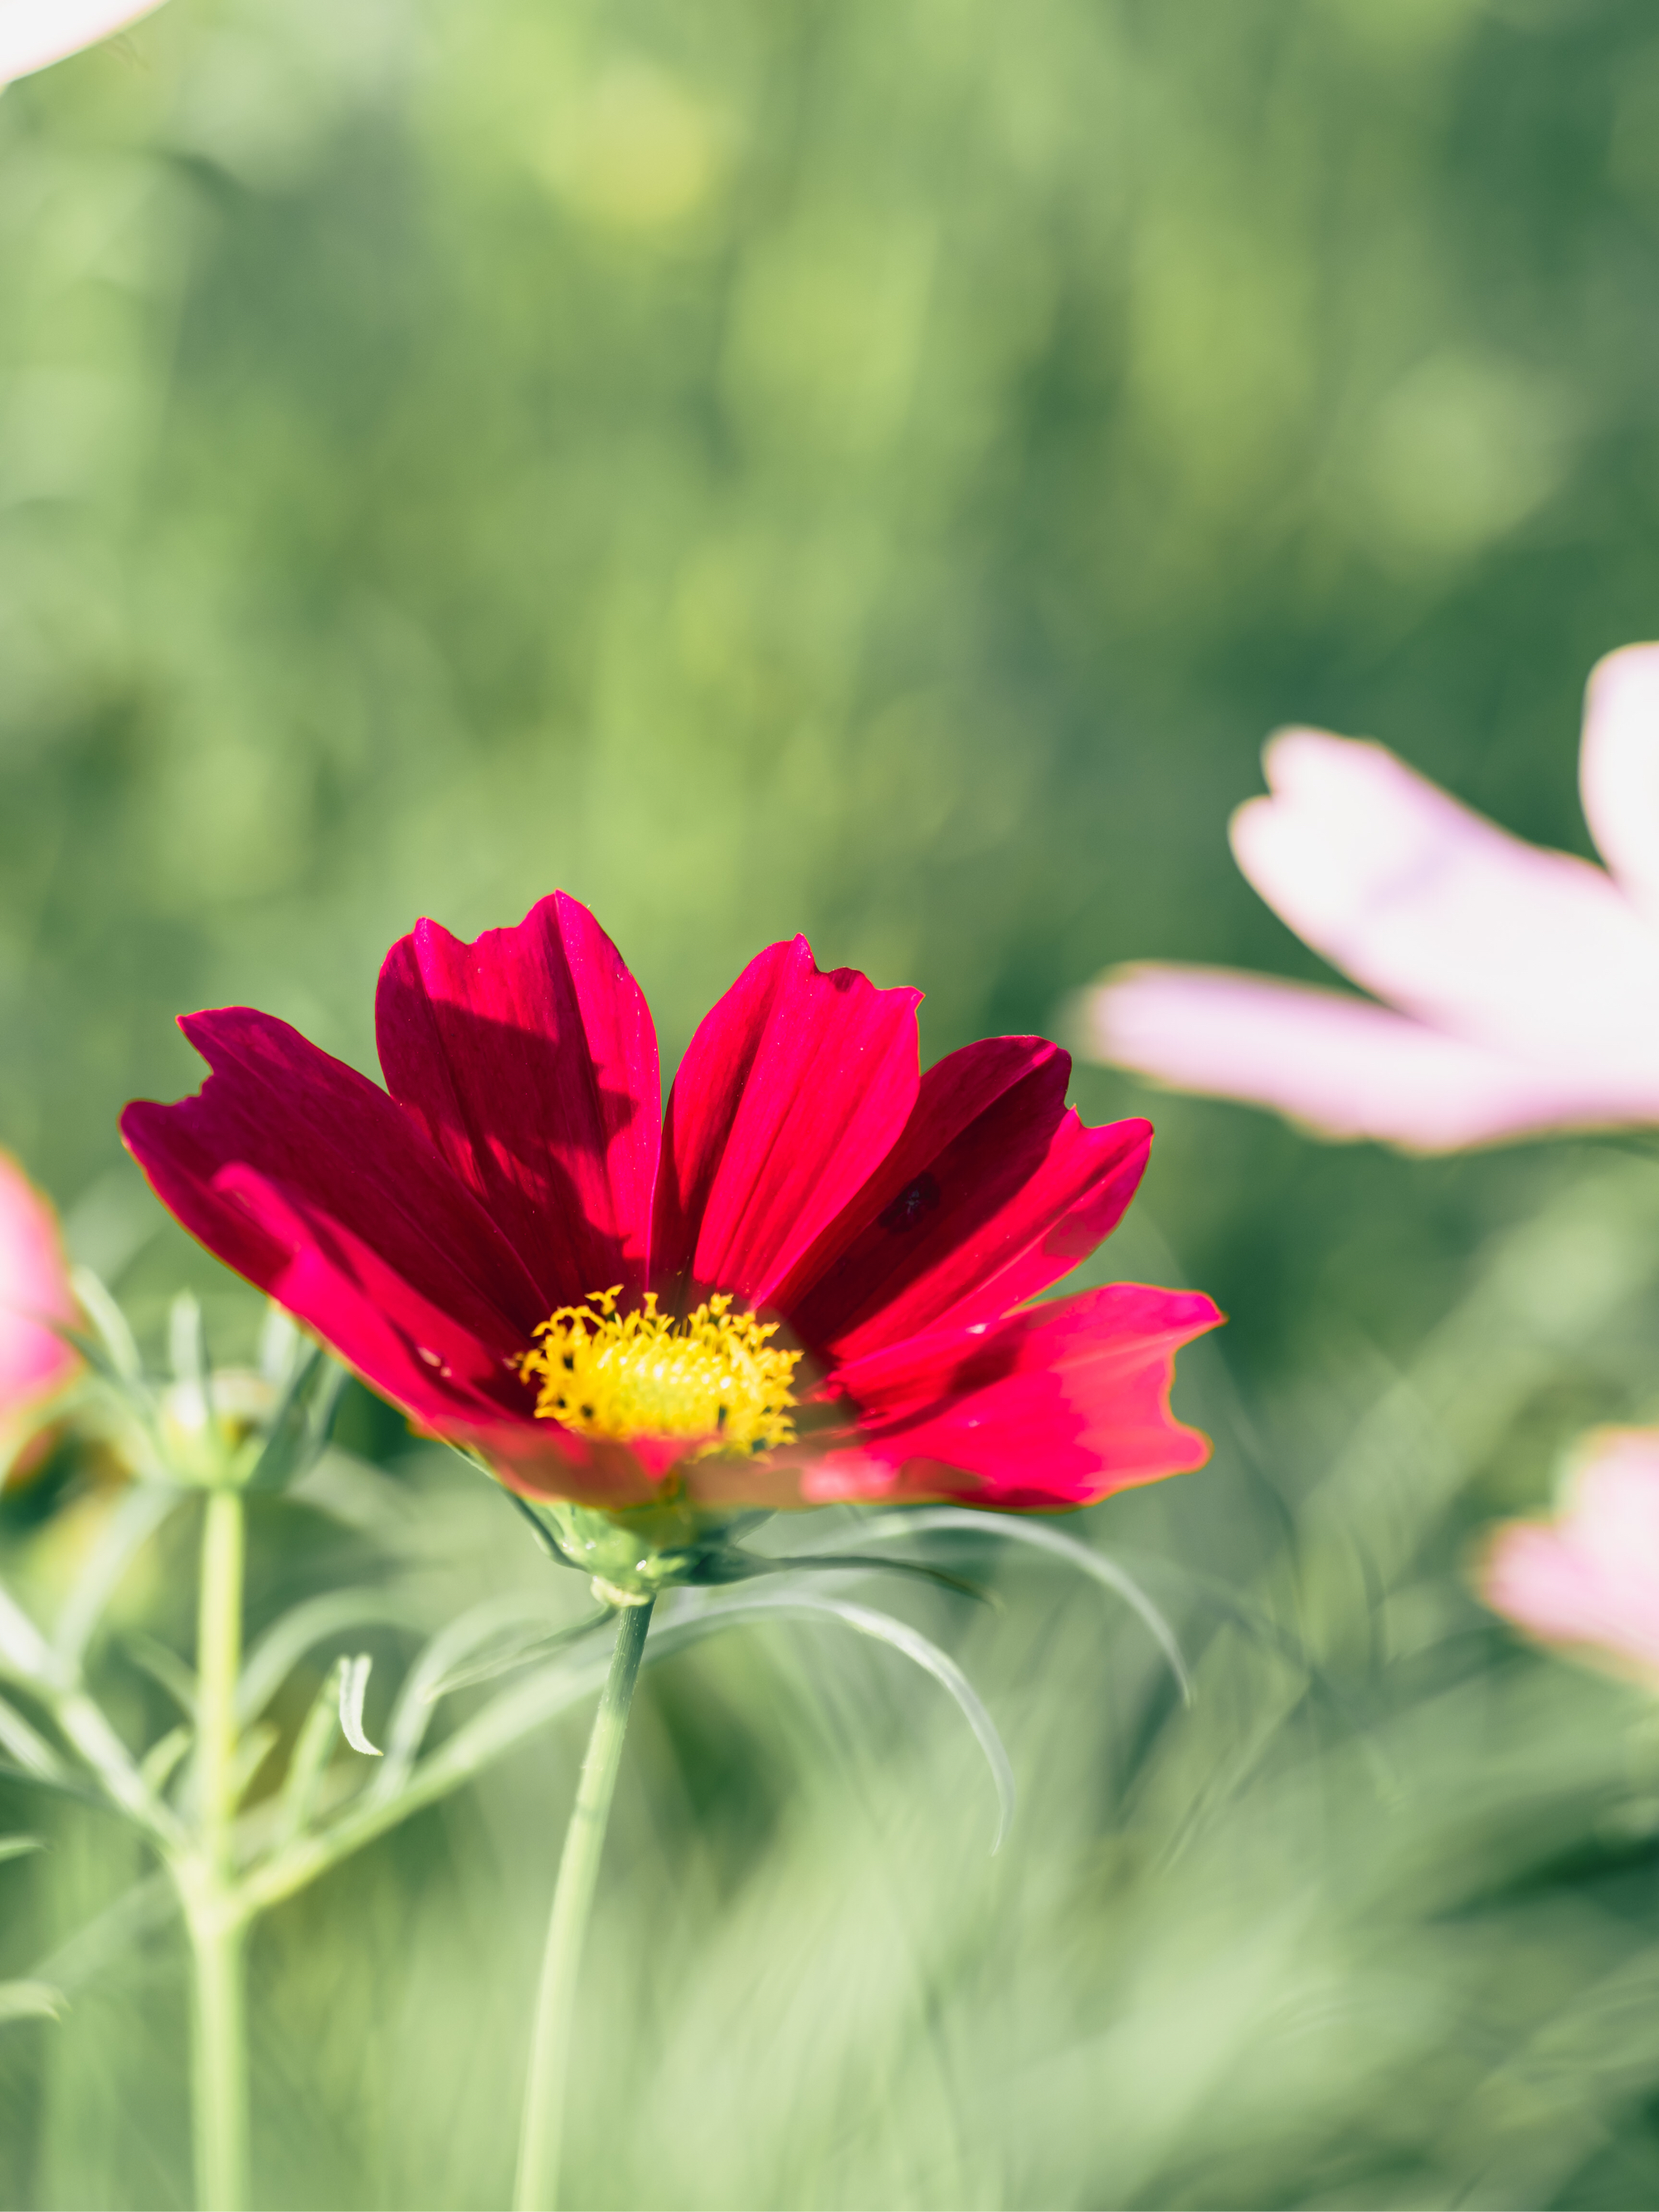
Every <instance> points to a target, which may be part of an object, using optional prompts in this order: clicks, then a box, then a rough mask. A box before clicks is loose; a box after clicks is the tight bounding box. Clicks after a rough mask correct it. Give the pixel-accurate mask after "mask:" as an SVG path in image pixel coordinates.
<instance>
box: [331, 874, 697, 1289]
mask: <svg viewBox="0 0 1659 2212" xmlns="http://www.w3.org/2000/svg"><path fill="white" fill-rule="evenodd" d="M375 1027H376V1033H377V1036H378V1039H379V1042H380V1066H381V1067H382V1069H383V1070H384V1071H385V1074H386V1086H387V1088H388V1089H389V1090H390V1091H391V1092H392V1097H394V1098H395V1099H397V1101H398V1103H399V1105H401V1106H403V1107H404V1108H405V1109H407V1110H408V1111H409V1112H410V1114H411V1115H414V1117H415V1118H416V1121H418V1122H419V1124H420V1126H421V1127H422V1129H424V1131H425V1132H426V1133H427V1135H428V1137H429V1138H430V1139H431V1141H432V1143H433V1144H434V1145H435V1146H436V1148H437V1149H438V1151H439V1152H441V1153H442V1154H443V1157H444V1158H445V1159H447V1161H448V1163H449V1164H450V1166H451V1167H452V1168H453V1170H454V1171H455V1173H456V1175H457V1176H459V1178H460V1180H461V1181H462V1182H464V1183H465V1185H466V1186H467V1188H469V1189H470V1190H471V1192H472V1193H473V1194H474V1195H475V1196H476V1197H477V1198H478V1199H480V1200H482V1201H483V1206H484V1208H485V1210H486V1211H487V1212H489V1216H490V1218H492V1220H494V1221H495V1223H496V1224H497V1225H499V1226H500V1227H501V1229H502V1230H503V1231H505V1232H506V1234H507V1237H509V1238H510V1239H511V1241H512V1243H513V1249H515V1250H516V1251H517V1253H518V1255H519V1256H520V1259H521V1260H522V1261H524V1263H525V1266H526V1269H527V1270H528V1271H529V1273H531V1274H532V1276H533V1277H534V1279H535V1280H536V1282H537V1284H538V1286H539V1289H540V1293H541V1298H542V1306H543V1312H544V1315H545V1314H546V1313H550V1312H551V1311H552V1310H553V1308H554V1307H555V1306H559V1305H566V1304H574V1303H577V1302H579V1301H580V1300H581V1299H583V1298H585V1297H587V1296H589V1294H590V1293H591V1292H592V1291H603V1290H608V1289H610V1288H611V1285H616V1284H620V1285H622V1286H623V1289H624V1290H625V1291H627V1292H628V1293H629V1295H630V1296H631V1295H632V1294H634V1293H636V1292H637V1291H640V1290H641V1289H642V1288H643V1286H644V1283H645V1274H646V1264H647V1239H648V1236H649V1229H650V1220H651V1190H652V1185H653V1182H654V1181H655V1179H656V1172H657V1139H658V1120H659V1102H660V1097H661V1092H660V1089H659V1079H658V1073H657V1034H656V1030H655V1029H654V1028H653V1025H652V1021H651V1013H650V1009H649V1008H648V1007H647V1005H646V1003H645V1000H644V997H643V995H642V994H641V990H640V987H639V985H638V984H637V983H636V982H635V981H634V978H633V977H632V975H629V972H628V969H627V967H626V966H625V965H624V963H623V959H622V956H621V955H620V954H619V953H618V952H617V948H616V946H615V945H612V943H611V939H609V938H608V937H607V936H606V935H605V932H604V931H603V930H602V929H601V928H600V927H599V924H598V923H597V922H596V921H594V919H593V917H592V915H591V914H589V912H588V911H587V909H586V907H584V906H580V905H579V904H578V903H577V902H576V901H575V900H574V899H572V898H567V897H566V896H564V894H563V893H562V891H556V892H555V893H554V894H553V896H551V897H550V898H544V899H543V900H541V901H540V902H538V904H537V905H536V906H534V907H532V908H531V910H530V912H529V914H528V915H526V917H525V919H524V921H522V922H520V925H519V927H517V928H516V929H492V930H489V931H486V932H485V933H484V934H483V936H482V937H480V938H479V939H477V941H476V942H475V943H473V944H471V945H466V944H464V943H462V941H461V940H460V939H459V938H455V937H452V936H451V935H450V933H449V932H448V931H447V929H444V928H441V927H440V926H439V924H438V923H436V922H435V921H421V922H417V923H416V927H415V930H414V933H413V934H412V935H410V936H409V937H404V938H401V939H399V940H398V943H397V944H396V945H393V946H392V950H391V951H390V952H389V953H388V954H387V955H386V963H385V965H384V966H383V967H382V969H381V970H380V990H379V993H378V994H377V996H376V1000H375Z"/></svg>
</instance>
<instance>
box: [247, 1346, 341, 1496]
mask: <svg viewBox="0 0 1659 2212" xmlns="http://www.w3.org/2000/svg"><path fill="white" fill-rule="evenodd" d="M345 1384H346V1370H345V1369H344V1368H343V1367H342V1366H341V1365H340V1364H339V1362H338V1361H337V1360H334V1359H331V1358H329V1357H328V1355H327V1353H326V1352H325V1351H324V1350H323V1347H322V1346H321V1345H320V1344H317V1345H311V1346H307V1348H306V1350H305V1352H303V1353H302V1354H301V1357H300V1358H299V1359H298V1360H297V1361H296V1362H295V1365H294V1367H293V1368H292V1370H291V1371H290V1373H289V1380H288V1386H287V1388H286V1389H285V1390H284V1391H283V1396H282V1400H281V1402H280V1403H279V1404H278V1406H277V1408H276V1413H275V1415H274V1417H273V1418H272V1420H271V1424H270V1433H269V1434H268V1435H267V1437H266V1438H265V1443H264V1449H263V1450H262V1451H261V1452H260V1454H259V1456H258V1459H257V1460H256V1461H255V1462H254V1465H253V1471H252V1474H250V1475H249V1476H248V1480H247V1486H248V1488H249V1489H250V1490H280V1489H281V1488H282V1487H283V1485H284V1484H285V1483H289V1482H291V1481H293V1480H295V1477H296V1476H298V1475H301V1474H304V1473H305V1472H306V1470H307V1468H309V1467H311V1466H312V1465H313V1464H314V1462H316V1460H317V1459H318V1458H319V1456H320V1455H321V1454H322V1452H323V1451H324V1449H325V1447H326V1445H327V1443H328V1439H329V1433H330V1431H331V1430H332V1428H333V1426H334V1416H335V1413H336V1412H337V1408H338V1407H339V1402H340V1393H341V1392H342V1390H343V1389H344V1388H345Z"/></svg>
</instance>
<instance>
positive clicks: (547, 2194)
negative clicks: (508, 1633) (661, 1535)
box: [513, 1599, 653, 2212]
mask: <svg viewBox="0 0 1659 2212" xmlns="http://www.w3.org/2000/svg"><path fill="white" fill-rule="evenodd" d="M652 1604H653V1601H652V1600H650V1599H647V1601H645V1602H644V1603H643V1604H641V1605H626V1606H623V1607H622V1608H621V1610H620V1612H619V1613H618V1615H617V1642H616V1648H615V1650H613V1651H612V1653H611V1672H610V1674H609V1675H608V1676H607V1677H606V1680H605V1690H604V1693H603V1695H602V1696H601V1697H600V1699H599V1711H598V1712H597V1713H596V1714H595V1715H594V1717H593V1733H592V1735H591V1736H589V1738H588V1740H587V1753H586V1757H585V1758H584V1759H583V1760H582V1771H581V1778H580V1781H579V1782H578V1783H577V1785H576V1802H575V1804H574V1807H573V1808H572V1810H571V1814H570V1826H568V1828H567V1829H566V1831H565V1838H564V1852H563V1856H562V1857H561V1859H560V1861H559V1878H558V1881H557V1882H556V1884H555V1885H554V1890H553V1911H552V1914H551V1916H550V1918H549V1920H548V1923H547V1948H546V1950H545V1951H544V1954H543V1956H542V1978H541V1986H540V1988H539V1989H538V1991H537V1994H536V2024H535V2027H534V2030H533V2032H532V2036H531V2042H530V2070H529V2076H528V2079H527V2081H526V2084H525V2098H524V2119H523V2124H522V2125H521V2127H520V2132H519V2172H518V2179H517V2181H516V2182H515V2184H514V2185H513V2206H514V2212H552V2208H553V2206H554V2204H555V2203H556V2201H557V2192H558V2180H559V2152H560V2148H561V2143H562V2136H563V2132H564V2101H565V2078H566V2075H567V2074H568V2071H569V2063H570V2042H571V2030H572V2027H573V2026H574V2021H575V2012H576V1985H577V1981H578V1978H579V1976H580V1972H581V1960H582V1943H583V1940H584V1938H585V1937H586V1934H587V1923H588V1918H589V1915H590V1914H591V1912H592V1905H593V1888H594V1884H595V1882H596V1881H598V1879H599V1855H600V1853H601V1852H602V1851H603V1850H604V1848H605V1825H606V1823H607V1821H608V1820H609V1819H610V1817H611V1798H612V1796H614V1795H615V1793H616V1788H617V1768H618V1767H619V1766H620V1765H621V1763H622V1747H623V1737H624V1736H625V1735H626V1734H627V1733H628V1713H629V1706H630V1705H632V1703H633V1700H634V1684H635V1680H637V1678H638V1675H639V1671H640V1660H641V1656H643V1654H644V1650H645V1638H646V1632H647V1629H648V1628H649V1627H650V1626H651V1612H652Z"/></svg>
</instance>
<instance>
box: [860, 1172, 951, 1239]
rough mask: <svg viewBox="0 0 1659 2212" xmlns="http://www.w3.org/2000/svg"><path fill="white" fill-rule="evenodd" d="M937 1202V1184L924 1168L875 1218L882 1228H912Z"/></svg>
mask: <svg viewBox="0 0 1659 2212" xmlns="http://www.w3.org/2000/svg"><path fill="white" fill-rule="evenodd" d="M938 1204H939V1185H938V1184H937V1183H936V1182H934V1180H933V1176H930V1175H929V1174H928V1173H927V1170H926V1169H924V1170H922V1172H921V1175H919V1176H917V1177H916V1178H915V1182H907V1183H906V1184H905V1186H904V1188H903V1189H902V1191H901V1192H900V1193H899V1194H898V1196H897V1197H896V1199H895V1200H893V1202H892V1204H891V1205H890V1206H886V1207H884V1209H883V1211H882V1212H880V1213H879V1214H878V1216H877V1217H876V1218H877V1219H878V1221H879V1222H880V1223H881V1225H882V1227H883V1228H884V1229H890V1230H894V1231H898V1230H902V1229H914V1228H915V1225H916V1224H917V1222H919V1221H920V1220H921V1217H922V1216H923V1214H924V1213H931V1212H933V1208H934V1207H935V1206H937V1205H938Z"/></svg>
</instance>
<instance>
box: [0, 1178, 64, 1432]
mask: <svg viewBox="0 0 1659 2212" xmlns="http://www.w3.org/2000/svg"><path fill="white" fill-rule="evenodd" d="M48 1320H51V1321H60V1322H70V1323H78V1322H79V1320H80V1315H79V1313H78V1312H77V1310H76V1304H75V1297H74V1294H73V1293H72V1291H70V1285H69V1270H68V1267H67V1265H66V1263H65V1261H64V1248H63V1244H62V1242H61V1240H60V1239H59V1237H58V1216H57V1214H56V1213H55V1212H53V1210H52V1202H51V1200H49V1199H47V1198H46V1195H45V1194H44V1193H43V1192H40V1191H38V1190H37V1189H36V1188H34V1185H33V1183H32V1182H30V1181H29V1179H28V1177H27V1176H26V1175H25V1174H24V1173H23V1170H22V1169H21V1167H20V1166H19V1165H18V1164H17V1162H16V1161H15V1159H14V1158H12V1156H11V1154H10V1153H9V1152H0V1423H3V1422H4V1421H5V1420H6V1419H7V1417H8V1416H9V1415H12V1414H15V1413H17V1412H18V1411H19V1410H20V1409H21V1408H22V1407H27V1406H29V1405H32V1404H34V1403H35V1402H37V1401H40V1400H41V1399H44V1398H47V1397H50V1396H51V1395H52V1392H53V1391H54V1390H57V1389H60V1388H61V1387H62V1385H63V1384H64V1383H66V1382H67V1381H68V1380H69V1377H70V1376H71V1375H72V1374H73V1373H74V1371H75V1370H76V1367H77V1366H78V1365H79V1364H80V1363H79V1361H78V1360H77V1358H76V1355H75V1353H74V1352H73V1351H71V1349H70V1346H68V1345H67V1344H65V1343H64V1340H63V1338H62V1337H61V1336H58V1334H55V1332H54V1331H53V1330H52V1329H51V1328H46V1327H45V1326H44V1323H45V1322H46V1321H48Z"/></svg>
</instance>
